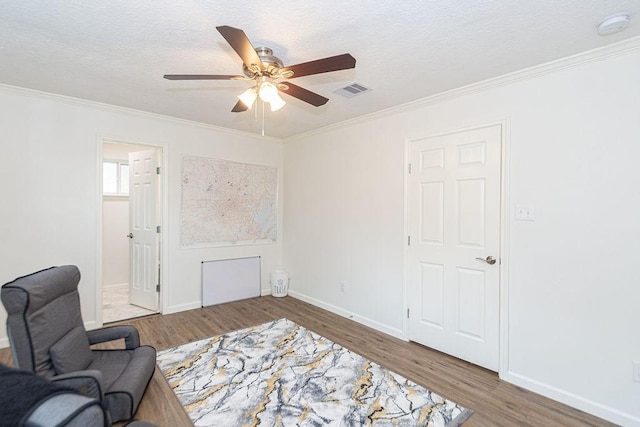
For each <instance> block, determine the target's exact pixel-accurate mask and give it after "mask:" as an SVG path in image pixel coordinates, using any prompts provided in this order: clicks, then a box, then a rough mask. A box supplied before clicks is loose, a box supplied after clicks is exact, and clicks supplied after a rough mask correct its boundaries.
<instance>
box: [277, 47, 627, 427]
mask: <svg viewBox="0 0 640 427" xmlns="http://www.w3.org/2000/svg"><path fill="white" fill-rule="evenodd" d="M638 76H640V51H639V50H637V49H636V50H635V51H632V52H631V53H628V54H626V55H623V56H615V57H611V58H609V59H606V60H602V61H596V62H589V63H585V64H582V65H579V66H575V67H571V68H566V69H562V70H559V71H556V72H553V73H548V74H543V75H540V76H537V77H532V78H528V79H524V80H521V81H515V82H512V83H508V84H503V85H500V86H498V87H493V88H486V89H482V90H477V91H471V90H468V91H465V92H464V93H465V94H459V95H458V96H451V97H441V98H439V100H431V101H429V102H427V101H425V102H423V103H422V104H416V105H414V106H412V107H409V108H405V109H402V110H397V111H390V112H387V113H386V114H378V115H375V116H373V117H370V118H367V119H362V120H357V121H353V122H352V123H349V124H344V125H341V126H336V127H333V128H328V129H325V130H323V131H319V132H315V133H310V134H307V135H302V136H299V137H297V138H292V139H291V140H289V141H287V142H286V144H285V149H284V159H285V160H284V164H285V174H286V177H285V192H284V196H285V213H284V214H285V242H284V259H285V268H286V269H287V270H289V271H291V272H292V274H293V279H292V281H291V290H292V292H293V294H294V295H296V296H298V297H300V298H303V299H306V300H309V301H313V302H315V303H316V304H319V305H322V306H325V307H327V308H330V309H333V310H334V311H337V312H340V313H342V314H345V315H348V316H353V317H354V318H355V319H357V320H360V321H361V322H364V323H368V324H371V325H374V326H376V325H377V326H379V327H380V328H381V329H383V330H387V331H391V332H392V333H393V332H394V331H395V332H398V333H399V334H402V333H403V332H404V331H403V330H402V328H403V321H402V315H403V312H404V308H405V306H404V302H403V281H404V276H403V273H404V258H403V250H404V249H403V248H404V245H405V239H406V236H405V234H404V216H405V211H404V176H405V172H406V165H405V160H404V156H405V146H406V140H407V139H414V138H418V137H424V136H429V135H435V134H438V133H440V132H443V131H452V130H458V129H462V128H466V127H470V126H474V125H481V124H485V123H490V122H496V121H504V122H505V123H506V124H507V130H508V133H507V140H508V141H507V142H508V146H509V148H510V152H509V159H508V161H509V165H508V170H509V173H508V177H507V178H508V182H509V184H510V187H509V194H508V196H509V199H508V203H509V211H510V212H511V213H512V212H513V210H514V208H515V205H516V204H526V205H529V206H533V207H534V208H535V210H536V221H534V222H521V221H514V220H513V215H512V214H510V217H511V218H509V219H508V222H507V224H506V231H507V232H508V233H509V234H508V236H509V238H508V241H507V247H506V248H503V249H504V252H503V257H504V258H505V261H506V262H507V267H508V271H509V276H508V277H505V278H504V279H503V285H504V286H505V289H506V290H507V291H508V313H509V314H508V317H507V318H504V319H502V322H503V325H504V326H505V327H506V328H507V329H506V330H507V331H508V347H507V349H506V350H507V353H506V354H508V360H507V361H506V362H507V363H506V366H507V368H506V369H505V370H504V372H502V377H503V378H505V379H506V380H508V381H511V382H514V383H516V384H520V385H522V386H524V387H526V388H529V389H532V390H534V391H538V392H540V393H543V394H546V395H548V396H551V397H554V398H556V399H558V400H561V401H564V402H567V403H569V404H571V405H573V406H576V407H579V408H582V409H584V410H586V411H588V412H591V413H594V414H596V415H599V416H602V417H606V418H608V419H610V420H612V421H614V422H618V423H621V424H625V425H640V404H639V402H640V383H637V382H633V381H632V369H631V362H632V360H640V335H639V334H638V327H639V325H640V310H638V309H637V307H636V306H637V304H638V302H639V301H640V286H639V283H640V279H639V278H638V274H637V272H636V266H637V265H638V260H639V259H640V246H639V245H638V239H639V238H640V221H639V220H638V218H640V196H639V195H640V191H639V190H638V188H637V187H638V183H640V167H638V159H640V80H639V78H638ZM363 96H366V95H363ZM341 280H345V281H346V283H347V288H346V292H345V293H341V292H340V290H339V282H340V281H341Z"/></svg>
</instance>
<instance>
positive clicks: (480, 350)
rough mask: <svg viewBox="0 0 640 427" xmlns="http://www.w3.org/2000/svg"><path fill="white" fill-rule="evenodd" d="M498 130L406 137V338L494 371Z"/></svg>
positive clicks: (496, 345)
mask: <svg viewBox="0 0 640 427" xmlns="http://www.w3.org/2000/svg"><path fill="white" fill-rule="evenodd" d="M501 134H502V131H501V127H500V126H492V127H487V128H481V129H475V130H470V131H465V132H459V133H453V134H448V135H443V136H437V137H432V138H425V139H421V140H415V141H411V142H410V147H409V150H410V152H409V155H410V162H411V170H410V175H409V180H408V182H409V231H410V243H409V250H408V273H409V274H408V280H409V284H408V292H409V295H408V297H409V298H408V300H409V322H408V323H409V338H410V339H411V340H412V341H416V342H418V343H421V344H424V345H426V346H428V347H432V348H435V349H437V350H440V351H442V352H445V353H448V354H451V355H453V356H456V357H458V358H461V359H463V360H467V361H469V362H472V363H474V364H477V365H480V366H483V367H485V368H488V369H491V370H493V371H497V370H498V361H499V360H498V358H499V308H500V305H499V302H500V298H499V296H500V295H499V294H500V275H499V270H500V269H499V263H500V171H501V165H500V158H501V155H500V151H501V145H502V144H501Z"/></svg>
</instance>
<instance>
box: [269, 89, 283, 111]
mask: <svg viewBox="0 0 640 427" xmlns="http://www.w3.org/2000/svg"><path fill="white" fill-rule="evenodd" d="M269 105H271V111H278V110H279V109H281V108H282V107H284V106H285V105H287V103H286V102H285V100H284V99H282V98H281V97H280V95H278V92H276V95H275V96H274V97H273V99H272V100H271V102H269Z"/></svg>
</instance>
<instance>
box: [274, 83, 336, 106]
mask: <svg viewBox="0 0 640 427" xmlns="http://www.w3.org/2000/svg"><path fill="white" fill-rule="evenodd" d="M278 89H280V91H281V92H282V93H286V94H287V95H291V96H293V97H294V98H298V99H299V100H301V101H304V102H307V103H309V104H311V105H313V106H315V107H319V106H321V105H324V104H326V103H327V101H329V98H325V97H324V96H321V95H318V94H317V93H315V92H311V91H310V90H307V89H305V88H302V87H300V86H296V85H294V84H293V83H289V82H286V83H282V84H280V85H278Z"/></svg>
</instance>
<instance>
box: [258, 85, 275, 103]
mask: <svg viewBox="0 0 640 427" xmlns="http://www.w3.org/2000/svg"><path fill="white" fill-rule="evenodd" d="M258 92H259V95H260V99H261V100H263V101H264V102H271V101H272V100H273V99H275V98H276V97H277V98H279V96H278V88H277V87H275V85H274V84H273V83H271V82H262V83H261V84H260V90H259V91H258Z"/></svg>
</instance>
